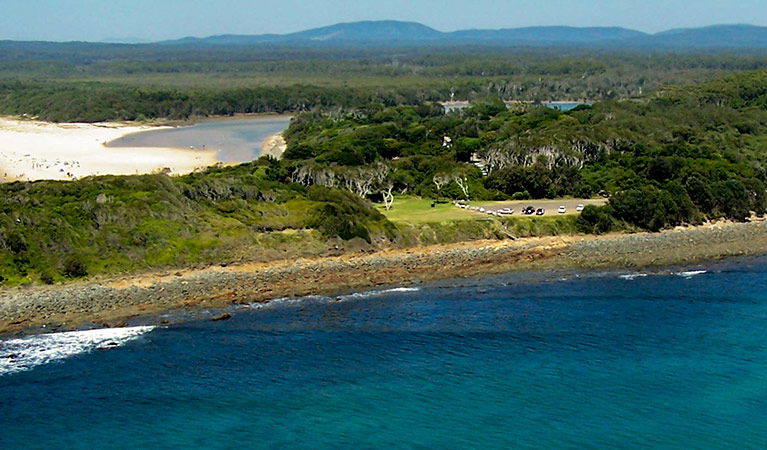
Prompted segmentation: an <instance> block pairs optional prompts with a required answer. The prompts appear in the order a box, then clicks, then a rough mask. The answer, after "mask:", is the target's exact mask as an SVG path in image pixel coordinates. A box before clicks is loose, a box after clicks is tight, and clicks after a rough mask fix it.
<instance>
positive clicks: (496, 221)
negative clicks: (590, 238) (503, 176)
mask: <svg viewBox="0 0 767 450" xmlns="http://www.w3.org/2000/svg"><path fill="white" fill-rule="evenodd" d="M432 204H433V202H432V200H429V199H421V198H415V197H405V198H398V199H396V200H395V202H394V206H393V207H392V209H391V210H389V211H386V210H385V209H384V208H383V206H382V205H377V208H379V210H380V211H381V213H383V214H384V215H385V216H386V218H387V219H389V220H390V221H392V222H394V223H395V224H396V225H397V228H398V230H399V232H400V243H401V244H404V245H419V244H420V245H423V244H436V243H451V242H460V241H466V240H476V239H506V238H510V237H514V238H521V237H531V236H557V235H562V234H576V233H578V230H577V227H576V220H577V219H578V216H577V215H575V214H572V215H552V216H545V217H535V216H533V217H530V216H517V217H502V218H501V217H497V216H490V215H486V214H482V213H478V212H475V211H467V210H464V209H460V208H457V207H456V206H455V205H453V204H452V203H437V204H434V206H433V207H432V206H431V205H432Z"/></svg>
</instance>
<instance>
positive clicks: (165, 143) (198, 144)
mask: <svg viewBox="0 0 767 450" xmlns="http://www.w3.org/2000/svg"><path fill="white" fill-rule="evenodd" d="M288 125H290V117H288V116H258V117H239V118H233V119H218V120H207V121H204V122H200V123H198V124H195V125H191V126H188V127H180V128H169V129H161V130H152V131H145V132H141V133H135V134H131V135H128V136H125V137H123V138H120V139H117V140H114V141H112V142H109V144H108V145H109V146H110V147H173V148H195V149H207V150H217V152H216V157H217V158H218V160H219V161H221V162H225V163H243V162H248V161H252V160H254V159H256V158H258V157H259V156H260V154H261V145H262V144H263V142H264V141H265V140H266V138H268V137H269V136H271V135H273V134H277V133H281V132H283V131H285V130H286V129H287V128H288Z"/></svg>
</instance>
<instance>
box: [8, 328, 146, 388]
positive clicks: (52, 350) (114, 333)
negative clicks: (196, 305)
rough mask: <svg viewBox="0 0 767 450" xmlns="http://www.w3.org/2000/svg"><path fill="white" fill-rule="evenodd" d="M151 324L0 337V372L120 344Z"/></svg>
mask: <svg viewBox="0 0 767 450" xmlns="http://www.w3.org/2000/svg"><path fill="white" fill-rule="evenodd" d="M153 329H154V327H131V328H105V329H99V330H87V331H72V332H68V333H53V334H41V335H36V336H29V337H25V338H21V339H9V340H7V341H0V376H2V375H6V374H10V373H15V372H21V371H24V370H29V369H32V368H33V367H37V366H39V365H42V364H47V363H50V362H54V361H59V360H62V359H66V358H70V357H72V356H75V355H78V354H81V353H86V352H90V351H92V350H95V349H108V348H114V347H119V346H121V345H123V344H125V343H126V342H129V341H131V340H133V339H136V338H137V337H139V336H141V335H142V334H145V333H148V332H150V331H152V330H153Z"/></svg>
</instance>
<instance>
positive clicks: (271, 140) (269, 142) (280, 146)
mask: <svg viewBox="0 0 767 450" xmlns="http://www.w3.org/2000/svg"><path fill="white" fill-rule="evenodd" d="M287 148H288V144H287V143H286V142H285V138H284V137H283V136H282V133H277V134H273V135H271V136H269V137H268V138H266V140H265V141H264V143H263V144H261V156H272V157H274V158H277V159H280V158H281V157H282V154H283V153H285V150H286V149H287Z"/></svg>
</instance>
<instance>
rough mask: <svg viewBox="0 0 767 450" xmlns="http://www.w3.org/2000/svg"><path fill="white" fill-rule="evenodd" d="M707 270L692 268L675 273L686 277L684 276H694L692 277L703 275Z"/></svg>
mask: <svg viewBox="0 0 767 450" xmlns="http://www.w3.org/2000/svg"><path fill="white" fill-rule="evenodd" d="M706 272H707V271H705V270H690V271H688V272H677V273H675V274H674V275H678V276H680V277H684V278H692V277H694V276H696V275H703V274H704V273H706Z"/></svg>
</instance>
